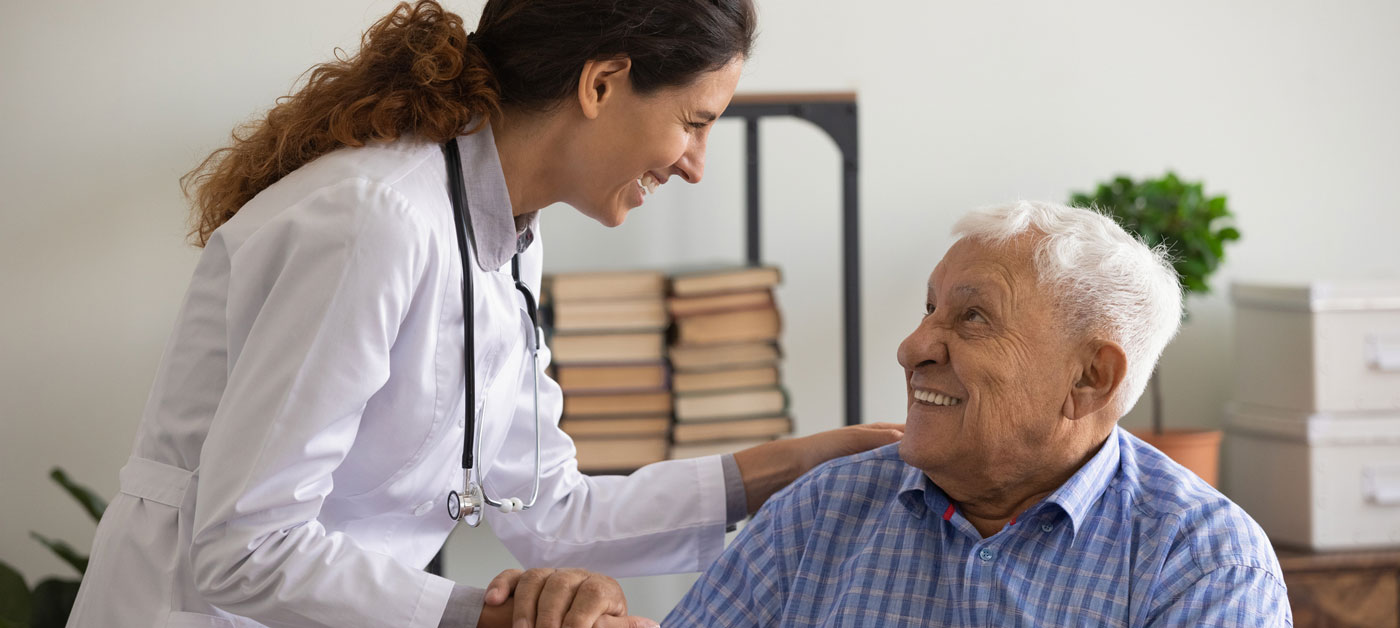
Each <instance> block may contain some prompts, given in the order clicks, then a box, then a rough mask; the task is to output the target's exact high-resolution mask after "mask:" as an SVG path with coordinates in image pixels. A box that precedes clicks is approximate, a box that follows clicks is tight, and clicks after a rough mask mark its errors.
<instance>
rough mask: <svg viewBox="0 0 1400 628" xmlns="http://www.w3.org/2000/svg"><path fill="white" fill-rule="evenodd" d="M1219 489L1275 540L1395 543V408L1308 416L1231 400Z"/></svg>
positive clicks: (1398, 481) (1398, 499) (1398, 485)
mask: <svg viewBox="0 0 1400 628" xmlns="http://www.w3.org/2000/svg"><path fill="white" fill-rule="evenodd" d="M1223 459H1224V467H1225V478H1224V479H1225V482H1224V487H1225V489H1226V494H1227V495H1229V497H1230V499H1232V500H1234V501H1235V503H1237V504H1239V505H1240V507H1242V508H1244V509H1245V512H1248V513H1249V514H1250V516H1252V517H1254V519H1255V521H1258V522H1259V525H1260V526H1262V527H1263V528H1264V531H1265V532H1267V533H1268V535H1269V538H1270V539H1272V540H1273V541H1274V542H1276V543H1281V544H1286V545H1292V546H1296V547H1305V548H1312V549H1317V550H1334V549H1346V548H1364V547H1395V546H1400V411H1397V412H1393V413H1356V414H1348V415H1327V414H1307V413H1297V412H1289V411H1286V410H1278V409H1274V408H1266V407H1260V406H1251V405H1246V404H1231V406H1230V408H1229V411H1228V413H1227V418H1226V426H1225V455H1224V456H1223Z"/></svg>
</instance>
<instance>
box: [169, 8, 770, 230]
mask: <svg viewBox="0 0 1400 628" xmlns="http://www.w3.org/2000/svg"><path fill="white" fill-rule="evenodd" d="M755 22H756V18H755V12H754V8H753V4H752V0H488V2H487V3H486V6H485V7H484V8H483V9H482V14H481V20H480V22H479V23H478V24H477V29H476V32H474V33H472V34H471V35H468V34H467V33H466V31H465V30H464V29H463V27H462V18H461V17H459V16H458V15H456V14H454V13H452V12H450V11H447V10H445V9H443V8H442V6H441V5H440V4H438V3H437V2H436V1H435V0H418V2H416V3H414V4H412V5H410V4H409V3H407V2H401V3H399V5H398V6H397V7H395V8H394V10H393V11H392V12H391V13H389V15H387V16H385V17H383V18H382V19H380V20H379V21H378V22H375V23H374V25H373V26H371V27H370V28H369V30H368V31H366V32H365V34H364V36H363V37H362V38H361V41H360V50H359V52H357V53H356V54H354V55H353V56H345V55H343V54H342V53H340V52H339V51H337V54H336V60H335V61H332V62H329V63H323V64H320V65H317V66H315V67H313V68H311V70H309V71H308V72H307V73H306V76H307V79H306V83H305V84H304V85H302V86H301V88H300V89H298V90H296V91H294V92H293V93H291V94H289V95H287V96H283V97H282V98H279V99H278V101H277V104H276V105H275V106H274V107H273V108H272V109H271V110H269V111H268V112H267V115H266V116H265V117H263V118H262V119H259V120H255V121H253V122H251V123H249V124H246V125H244V126H242V127H239V128H237V129H235V130H234V131H233V141H232V143H231V144H230V145H229V146H226V147H224V148H220V149H218V150H216V151H214V152H213V153H212V154H210V155H209V156H208V157H206V158H205V159H204V161H203V162H202V163H200V164H199V166H197V167H196V168H195V169H194V170H191V171H190V172H189V173H187V174H185V176H183V177H181V178H180V185H181V188H182V189H183V190H184V192H185V195H186V196H187V197H188V198H189V199H190V201H191V203H192V208H191V220H190V222H191V226H190V233H189V236H190V240H191V242H192V243H193V244H195V245H196V246H204V245H205V244H207V243H208V242H209V237H210V236H211V235H212V234H213V233H214V230H215V229H217V228H218V227H219V226H220V225H222V224H224V223H225V222H227V221H228V220H229V219H230V218H232V217H233V215H234V214H235V213H237V212H238V210H239V208H241V207H242V206H243V205H244V204H245V203H247V202H248V201H249V200H252V198H253V197H254V196H256V195H257V194H258V193H259V192H261V191H262V190H263V189H265V188H267V187H268V186H270V185H272V184H273V183H276V182H277V181H278V180H280V179H281V178H282V177H284V176H286V175H287V174H288V173H290V172H292V171H293V170H296V169H297V168H300V167H301V166H303V165H305V164H306V163H308V162H310V161H311V160H313V159H316V158H317V157H320V156H321V155H324V154H326V153H329V152H331V151H333V150H336V149H338V148H341V147H346V146H364V145H365V144H368V143H371V142H387V141H392V140H395V139H398V138H399V137H401V136H404V135H409V134H412V135H416V136H418V137H421V138H424V139H426V140H429V141H432V142H437V143H442V142H446V141H447V140H449V139H451V138H453V137H456V136H457V135H460V134H463V133H472V132H475V131H477V130H479V129H480V128H481V127H482V126H484V125H486V124H488V123H490V121H491V118H492V117H493V116H499V115H500V114H501V111H502V107H503V106H504V107H508V108H518V109H529V110H547V109H549V108H550V107H552V106H554V105H556V104H558V103H559V102H561V101H562V99H564V98H566V97H567V95H568V94H569V93H570V91H571V90H572V89H573V88H574V87H576V86H577V84H578V78H579V72H580V71H581V69H582V68H583V65H584V63H586V62H587V61H589V60H592V59H607V58H621V57H627V58H630V59H631V60H632V64H633V72H632V81H633V86H634V88H636V89H637V90H638V91H639V92H641V93H648V92H652V91H654V90H657V89H660V88H663V87H670V86H675V85H683V84H686V83H688V82H690V81H692V80H694V79H695V78H696V77H697V76H698V75H700V74H701V73H703V72H706V71H710V70H714V69H718V68H720V67H723V66H724V65H725V64H726V63H728V62H729V61H731V60H733V59H734V58H736V57H743V58H746V57H747V56H748V54H749V50H750V48H751V47H752V45H753V37H754V30H755ZM473 122H475V124H474V125H473V126H472V128H470V129H468V128H467V125H469V124H473Z"/></svg>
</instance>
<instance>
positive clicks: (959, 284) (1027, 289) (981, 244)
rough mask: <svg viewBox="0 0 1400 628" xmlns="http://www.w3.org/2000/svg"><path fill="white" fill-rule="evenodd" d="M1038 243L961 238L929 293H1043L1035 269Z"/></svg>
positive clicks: (1026, 238)
mask: <svg viewBox="0 0 1400 628" xmlns="http://www.w3.org/2000/svg"><path fill="white" fill-rule="evenodd" d="M1035 243H1036V239H1035V238H1033V237H1031V236H1017V237H1014V238H1011V239H1009V240H1007V241H1005V242H989V241H986V240H981V239H976V238H967V237H964V238H961V239H959V240H958V241H957V242H954V243H953V246H951V247H949V248H948V252H947V253H945V254H944V255H943V259H942V260H941V261H939V262H938V265H937V266H935V267H934V268H933V272H932V273H931V274H930V275H929V281H928V283H929V290H930V291H933V292H938V293H943V292H948V291H955V292H957V293H959V294H964V295H966V294H970V293H972V292H984V293H985V292H1003V293H1009V294H1026V293H1031V292H1035V293H1039V292H1042V291H1043V288H1042V286H1041V285H1040V282H1039V281H1038V275H1037V273H1036V268H1035Z"/></svg>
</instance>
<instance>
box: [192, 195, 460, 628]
mask: <svg viewBox="0 0 1400 628" xmlns="http://www.w3.org/2000/svg"><path fill="white" fill-rule="evenodd" d="M246 209H247V208H245V210H246ZM259 209H261V208H259ZM407 210H408V207H407V204H406V202H405V201H404V200H403V199H402V197H401V196H400V195H398V194H397V193H396V192H394V191H393V190H391V189H389V188H387V187H386V186H383V185H379V184H374V183H371V182H368V181H365V180H358V179H357V180H348V181H345V182H342V183H339V184H335V185H331V186H327V187H325V188H322V189H319V190H317V191H314V192H312V193H311V194H310V195H309V196H307V197H305V198H304V199H302V200H300V201H299V202H297V203H296V204H295V205H292V206H290V207H288V208H286V209H283V210H281V211H280V212H279V213H278V215H276V216H274V217H272V218H271V219H270V220H268V222H267V223H265V224H263V225H262V226H260V227H259V228H258V230H257V231H255V232H253V233H252V234H251V235H250V236H249V237H248V238H247V240H246V241H244V242H243V243H242V244H241V246H238V247H237V248H231V249H230V262H229V276H228V277H229V278H228V282H229V285H228V304H227V314H226V317H227V331H226V333H227V336H228V356H227V359H228V364H229V371H228V381H227V385H226V387H225V389H224V394H223V397H222V398H221V399H220V401H219V404H218V407H217V409H216V410H215V412H214V418H213V421H212V423H211V425H210V428H209V432H208V436H207V437H206V439H205V441H204V445H203V449H202V451H201V461H200V467H199V469H198V471H197V482H198V487H197V499H196V506H195V513H194V522H193V538H192V540H191V550H190V552H191V553H190V558H191V570H192V575H193V578H194V582H195V586H196V587H197V589H198V591H199V593H200V594H201V595H202V596H203V597H204V598H205V599H207V600H208V601H209V602H210V603H212V604H214V605H215V606H218V607H220V608H223V609H224V610H227V611H229V612H231V613H234V614H237V615H241V616H244V617H247V618H250V619H253V620H255V621H257V622H259V623H262V624H267V625H272V626H279V625H287V626H291V625H295V626H307V627H310V626H345V625H376V626H411V627H414V628H433V627H435V626H437V625H438V622H439V620H440V619H441V617H442V613H443V610H444V608H445V606H446V604H447V600H448V597H449V595H450V593H451V590H452V581H450V580H447V579H445V578H441V577H438V576H433V575H430V574H427V573H424V572H423V571H422V570H420V569H417V568H414V567H412V566H410V565H406V564H404V563H402V562H399V561H398V560H397V559H396V558H395V557H393V556H388V555H385V554H382V553H378V552H373V551H369V550H366V549H364V548H363V547H361V546H360V545H359V544H357V543H356V541H355V540H354V539H353V538H351V537H350V536H348V535H346V534H344V533H341V532H333V531H329V530H327V529H326V528H325V527H324V526H323V525H322V524H321V523H320V522H319V520H318V514H319V513H320V511H321V507H322V505H323V503H324V501H325V499H326V497H327V495H328V494H330V492H331V489H332V487H333V485H334V480H333V473H334V472H335V471H336V469H337V468H338V467H339V466H340V464H341V462H342V461H343V460H344V459H345V457H346V455H347V454H348V453H349V450H350V448H351V446H352V445H353V444H354V443H355V440H356V434H357V432H358V430H359V426H360V420H361V417H362V414H363V411H364V408H365V405H366V403H367V401H368V400H369V398H370V397H371V396H372V395H373V394H374V393H375V392H376V391H378V390H379V389H380V388H381V387H382V386H383V385H384V383H385V382H386V381H387V380H388V377H389V363H390V361H389V354H390V351H391V349H392V347H393V345H394V342H395V339H396V338H397V333H398V329H399V326H400V325H401V323H402V321H403V320H404V317H405V316H406V314H407V311H408V308H409V305H410V302H411V301H412V299H413V296H414V294H415V292H416V291H417V290H418V289H419V287H420V286H419V283H420V281H422V280H423V277H424V276H425V275H426V268H427V263H428V259H429V257H430V256H429V247H430V245H429V240H430V238H429V228H428V226H427V225H425V224H422V223H421V222H419V221H417V220H416V219H415V216H414V215H413V214H412V212H411V211H407Z"/></svg>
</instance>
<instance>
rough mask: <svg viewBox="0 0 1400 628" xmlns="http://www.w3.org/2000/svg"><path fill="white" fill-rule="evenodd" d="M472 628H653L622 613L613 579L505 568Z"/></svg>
mask: <svg viewBox="0 0 1400 628" xmlns="http://www.w3.org/2000/svg"><path fill="white" fill-rule="evenodd" d="M477 626H478V628H488V627H492V628H494V627H496V626H504V627H509V628H653V627H655V626H657V623H656V622H654V621H652V620H650V619H647V618H645V617H632V616H628V615H627V599H626V597H625V596H624V595H623V593H622V586H621V585H619V584H618V583H617V581H616V580H614V579H612V578H610V577H608V576H605V575H603V574H599V573H593V572H590V571H586V570H583V569H550V568H537V569H528V570H525V571H521V570H519V569H507V570H506V571H503V572H501V573H500V575H498V576H496V577H495V578H494V579H492V580H491V584H489V585H487V587H486V604H485V606H483V607H482V609H481V619H480V620H479V621H478V622H477Z"/></svg>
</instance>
